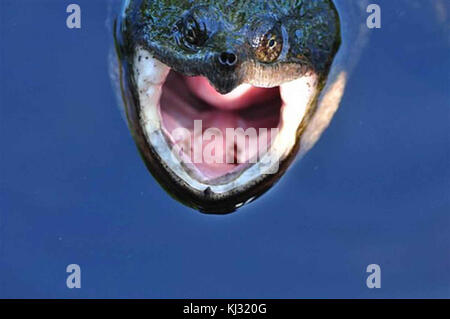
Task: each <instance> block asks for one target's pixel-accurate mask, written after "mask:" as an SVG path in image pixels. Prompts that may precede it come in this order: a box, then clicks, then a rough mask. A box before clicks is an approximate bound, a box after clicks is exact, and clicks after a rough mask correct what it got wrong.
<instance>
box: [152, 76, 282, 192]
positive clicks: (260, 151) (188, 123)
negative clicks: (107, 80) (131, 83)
mask: <svg viewBox="0 0 450 319" xmlns="http://www.w3.org/2000/svg"><path fill="white" fill-rule="evenodd" d="M159 105H160V116H161V118H162V129H163V131H164V133H165V134H166V137H167V138H168V141H169V144H170V145H171V147H174V146H177V149H178V151H177V153H178V156H179V157H181V158H183V163H184V164H185V166H186V167H187V164H193V165H191V166H190V169H191V172H192V174H195V176H196V177H197V178H198V179H200V180H203V181H205V182H209V183H211V184H216V183H218V182H220V181H221V180H224V179H226V177H230V178H231V176H233V175H236V174H239V173H240V172H242V171H243V170H244V169H245V168H246V167H248V166H249V165H251V164H252V163H256V162H257V161H258V159H259V158H260V157H261V156H263V155H264V154H265V152H267V150H268V149H269V148H270V145H271V141H272V139H273V138H275V137H276V134H277V131H278V127H279V124H280V110H281V105H282V102H281V97H280V90H279V88H278V87H277V88H270V89H264V88H256V87H253V86H250V85H245V84H244V85H241V86H239V87H237V88H236V89H235V90H233V91H232V92H231V93H229V94H226V95H222V94H220V93H217V91H216V90H215V89H214V88H213V87H212V86H211V85H210V84H209V82H208V80H207V79H206V78H204V77H186V76H183V75H181V74H179V73H176V72H175V71H170V73H169V75H168V77H167V79H166V81H165V83H164V85H163V86H162V95H161V99H160V103H159Z"/></svg>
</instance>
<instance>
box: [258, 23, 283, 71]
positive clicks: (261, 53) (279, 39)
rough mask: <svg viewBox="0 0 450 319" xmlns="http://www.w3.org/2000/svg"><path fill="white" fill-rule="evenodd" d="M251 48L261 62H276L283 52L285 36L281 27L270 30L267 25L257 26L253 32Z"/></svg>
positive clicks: (273, 27)
mask: <svg viewBox="0 0 450 319" xmlns="http://www.w3.org/2000/svg"><path fill="white" fill-rule="evenodd" d="M251 46H252V47H253V50H254V53H255V57H256V58H257V59H258V60H259V61H260V62H263V63H272V62H275V61H276V60H277V59H278V57H279V56H280V54H281V51H282V50H283V36H282V34H281V30H280V28H279V26H277V25H275V26H272V27H270V28H269V27H268V25H267V24H265V23H260V24H258V25H256V26H255V28H254V29H253V32H252V38H251Z"/></svg>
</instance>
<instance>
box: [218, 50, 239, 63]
mask: <svg viewBox="0 0 450 319" xmlns="http://www.w3.org/2000/svg"><path fill="white" fill-rule="evenodd" d="M236 62H237V56H236V54H235V53H233V52H222V53H221V54H220V55H219V63H220V64H222V65H224V66H234V65H235V64H236Z"/></svg>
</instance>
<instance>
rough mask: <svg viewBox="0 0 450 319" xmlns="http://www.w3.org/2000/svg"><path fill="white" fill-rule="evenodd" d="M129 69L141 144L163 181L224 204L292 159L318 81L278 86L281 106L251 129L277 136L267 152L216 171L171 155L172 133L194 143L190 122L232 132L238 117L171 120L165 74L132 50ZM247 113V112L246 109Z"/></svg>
mask: <svg viewBox="0 0 450 319" xmlns="http://www.w3.org/2000/svg"><path fill="white" fill-rule="evenodd" d="M139 57H140V58H139ZM134 67H135V70H134V76H135V83H136V85H137V90H138V92H139V104H140V107H139V113H140V114H139V118H140V125H141V127H142V129H143V133H144V135H145V139H146V140H147V142H148V144H149V145H150V147H152V148H153V150H154V152H155V153H156V154H157V155H158V161H160V162H161V163H162V164H163V167H164V169H165V170H167V174H168V175H170V176H172V178H173V179H174V180H177V181H178V183H182V184H183V185H184V186H183V187H187V188H190V191H193V192H199V193H208V194H209V195H208V196H210V197H211V194H212V196H213V197H214V196H216V197H218V198H219V197H220V198H224V197H227V196H228V195H229V194H231V193H239V192H243V191H244V190H245V189H246V188H249V187H253V186H254V185H255V183H260V182H261V181H262V180H264V179H266V178H267V176H268V175H279V174H281V173H282V171H283V170H284V169H281V168H280V164H281V163H282V162H285V160H286V159H287V158H288V157H291V156H293V155H295V154H294V153H295V152H296V150H295V147H294V146H295V145H296V141H297V136H298V132H299V129H300V128H301V127H302V126H303V125H302V122H303V121H304V120H305V118H306V117H307V116H306V115H307V113H308V110H309V109H310V107H311V105H312V104H313V103H314V100H315V98H316V94H317V91H318V90H317V84H318V78H317V76H316V75H315V74H309V75H307V76H304V77H302V78H299V79H297V80H295V81H292V82H289V83H285V84H282V85H281V86H280V87H279V96H280V99H279V102H280V103H279V105H278V106H277V107H274V108H273V112H275V116H271V117H270V120H269V121H268V122H267V123H264V124H263V125H254V126H255V128H277V129H278V132H277V134H276V135H275V136H272V138H270V139H269V142H268V148H267V151H266V152H264V153H263V154H258V155H259V156H258V158H257V160H256V162H252V161H250V160H249V161H247V162H245V161H244V162H243V163H238V165H236V163H226V162H225V163H219V164H220V165H219V167H217V165H216V166H214V165H211V164H209V163H206V165H205V163H196V161H195V158H193V156H194V157H195V154H190V155H188V154H186V152H185V151H184V150H183V151H182V152H180V150H179V149H178V151H177V152H175V154H174V152H173V150H174V145H176V144H177V141H176V136H174V134H173V130H174V129H177V128H180V127H181V128H185V129H187V131H189V132H192V133H194V134H193V135H191V138H193V136H195V132H194V129H195V127H194V126H193V124H194V123H192V122H193V120H194V119H200V120H205V122H204V123H206V127H213V126H214V124H213V123H214V122H216V123H217V122H218V123H219V124H218V125H217V126H218V127H217V128H218V129H219V130H220V131H223V129H225V128H227V127H228V126H232V127H236V126H237V124H236V121H238V116H241V115H242V114H237V113H236V112H231V113H230V112H229V111H228V110H227V111H217V110H216V111H215V115H216V116H217V117H218V119H219V120H218V121H214V119H211V116H212V118H214V114H213V115H211V114H209V116H210V118H208V119H206V118H205V117H202V116H205V114H203V115H202V116H199V113H198V112H197V111H198V110H197V109H195V108H192V109H190V110H184V111H190V112H193V114H191V115H190V116H187V117H182V116H176V117H175V118H174V117H173V116H172V117H171V114H170V111H171V109H170V108H169V107H167V106H169V105H170V103H168V104H165V101H166V100H165V99H167V98H170V94H169V95H168V94H167V92H165V86H164V84H165V83H166V79H167V76H168V74H169V72H170V68H168V67H167V66H166V65H164V64H162V63H161V62H159V61H158V60H156V59H154V58H153V57H152V56H151V54H150V53H149V52H147V51H146V50H144V49H141V48H138V49H137V50H136V55H135V60H134ZM248 111H251V108H249V109H248ZM196 112H197V113H196ZM225 114H226V115H225ZM225 116H228V117H229V118H230V121H231V122H233V121H234V124H232V125H227V124H226V123H225V121H224V117H225ZM186 119H188V120H186ZM244 122H245V121H244ZM246 125H247V128H248V126H250V125H248V123H247V124H246ZM246 125H242V126H246ZM203 128H205V126H204V127H203ZM242 128H245V127H242ZM191 142H192V141H191ZM191 144H192V143H191ZM224 149H225V146H224ZM202 150H203V148H202ZM250 157H251V156H250ZM249 159H250V158H249ZM225 160H226V159H225ZM272 179H274V178H272ZM275 179H276V178H275ZM252 185H253V186H252Z"/></svg>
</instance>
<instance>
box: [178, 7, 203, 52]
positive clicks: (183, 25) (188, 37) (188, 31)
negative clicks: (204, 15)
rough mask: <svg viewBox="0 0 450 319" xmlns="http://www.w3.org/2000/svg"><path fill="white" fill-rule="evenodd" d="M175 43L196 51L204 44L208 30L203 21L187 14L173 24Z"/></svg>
mask: <svg viewBox="0 0 450 319" xmlns="http://www.w3.org/2000/svg"><path fill="white" fill-rule="evenodd" d="M175 29H176V34H175V38H176V40H177V43H178V44H179V45H180V46H181V47H183V48H185V49H188V50H191V51H196V50H197V49H198V48H199V47H201V46H202V45H203V44H205V42H206V40H207V39H208V32H207V29H206V25H205V23H204V22H201V21H200V22H199V21H198V20H197V19H196V18H195V17H194V16H192V15H188V16H186V17H184V18H183V19H181V20H180V21H179V22H178V23H177V24H176V26H175Z"/></svg>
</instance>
